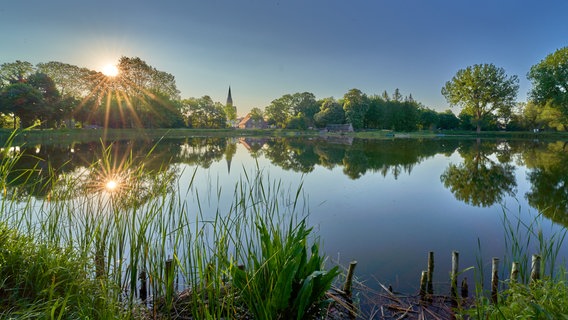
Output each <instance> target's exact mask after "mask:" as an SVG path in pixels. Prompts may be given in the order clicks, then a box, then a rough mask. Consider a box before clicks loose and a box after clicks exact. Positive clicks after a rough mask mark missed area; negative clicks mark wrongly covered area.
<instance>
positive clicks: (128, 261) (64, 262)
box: [0, 135, 338, 319]
mask: <svg viewBox="0 0 568 320" xmlns="http://www.w3.org/2000/svg"><path fill="white" fill-rule="evenodd" d="M14 139H15V136H14V135H11V136H10V137H9V138H8V141H7V143H6V146H5V148H4V149H3V154H2V157H1V166H0V174H1V176H0V181H1V182H2V186H3V188H4V190H5V192H4V195H3V197H2V198H1V200H0V206H1V207H0V237H2V241H1V242H0V269H1V273H0V284H1V287H0V296H1V297H2V302H0V304H1V306H2V308H1V309H2V310H3V311H2V313H1V314H0V315H1V316H2V317H3V318H26V317H27V318H34V319H35V318H39V319H75V318H90V319H113V318H116V319H139V318H155V317H166V318H175V317H186V318H188V317H189V318H195V319H219V318H233V319H240V318H243V319H244V318H251V317H252V318H255V319H288V318H296V319H304V318H306V317H307V316H311V317H314V318H315V317H317V316H321V314H322V312H325V303H326V300H325V297H324V294H325V292H326V291H327V290H328V289H329V287H330V286H331V284H332V282H333V280H334V279H335V277H336V275H337V273H338V271H337V268H332V269H331V270H325V269H324V262H325V257H324V256H322V255H320V250H319V242H318V240H317V238H315V237H314V235H313V234H312V229H311V228H309V227H308V222H307V217H306V213H305V212H304V211H303V210H305V205H304V203H303V202H304V199H303V192H302V188H301V184H300V186H299V187H298V188H297V190H295V191H291V190H293V189H289V188H286V187H285V186H282V184H281V183H280V182H278V181H271V180H270V177H269V176H268V175H266V174H263V173H262V172H261V170H260V169H258V172H255V173H254V174H250V173H247V174H245V175H244V176H243V177H242V178H241V180H240V181H239V182H238V183H237V184H236V185H235V188H234V190H232V191H230V195H231V197H232V199H233V201H232V203H231V204H230V205H229V206H228V207H223V206H222V205H220V204H219V203H222V201H220V199H221V198H222V197H224V196H225V193H224V190H221V188H220V187H217V189H216V190H214V189H215V187H213V188H211V187H210V188H209V189H213V192H211V190H206V191H205V192H202V190H198V189H197V188H196V187H194V186H193V178H195V176H196V175H197V170H198V169H195V171H194V172H192V173H190V175H191V176H192V177H193V178H192V181H191V182H190V183H189V185H188V186H187V187H186V188H184V189H181V187H180V184H178V183H177V182H178V179H179V177H180V176H181V175H182V174H183V172H180V171H179V168H177V167H169V168H167V167H166V166H164V167H160V168H157V169H154V170H150V169H148V168H147V167H145V166H144V163H145V161H146V160H147V159H146V158H142V159H135V158H134V156H133V155H132V154H130V155H129V156H126V157H124V158H121V159H115V158H113V157H114V153H113V152H112V150H111V148H110V147H104V148H103V150H104V151H103V152H102V154H101V155H100V160H99V161H97V162H95V163H92V164H91V165H90V166H89V167H87V168H82V169H81V170H79V171H76V172H70V173H65V174H60V175H56V174H55V173H53V175H52V178H51V179H50V180H49V181H41V182H38V185H37V186H36V187H37V188H43V187H45V184H48V185H49V187H50V193H49V195H48V196H47V197H46V198H45V200H37V199H35V198H33V197H32V196H31V195H27V196H22V195H18V189H17V187H13V182H14V179H13V178H11V177H13V176H14V173H13V172H12V170H11V169H12V168H14V164H15V163H16V162H17V161H19V160H20V159H19V157H21V155H20V154H19V153H18V152H15V151H14V149H13V148H11V146H12V143H13V141H14ZM10 150H12V151H10ZM149 156H150V155H146V157H147V158H148V157H149ZM34 170H39V169H36V168H31V169H30V170H25V171H22V172H21V173H19V174H18V177H19V179H21V178H22V177H25V179H32V178H33V176H34ZM53 171H55V170H53ZM111 179H112V180H113V181H114V182H115V187H114V188H113V189H112V190H110V189H107V188H106V187H105V186H106V185H107V183H108V181H109V180H111ZM9 186H10V187H9ZM209 203H218V205H217V208H215V209H214V210H213V212H211V211H209V209H206V208H205V207H207V206H205V205H204V204H209ZM21 266H24V268H25V270H24V271H18V270H20V268H21ZM259 302H262V303H260V305H261V306H260V307H259ZM265 303H266V304H265Z"/></svg>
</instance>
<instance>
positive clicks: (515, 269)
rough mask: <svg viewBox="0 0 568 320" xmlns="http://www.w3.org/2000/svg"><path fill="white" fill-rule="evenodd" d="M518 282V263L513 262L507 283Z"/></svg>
mask: <svg viewBox="0 0 568 320" xmlns="http://www.w3.org/2000/svg"><path fill="white" fill-rule="evenodd" d="M518 280H519V263H518V262H513V265H512V266H511V276H510V277H509V281H510V282H511V283H514V282H517V281H518Z"/></svg>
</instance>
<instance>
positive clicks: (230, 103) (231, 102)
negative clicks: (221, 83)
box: [227, 86, 233, 106]
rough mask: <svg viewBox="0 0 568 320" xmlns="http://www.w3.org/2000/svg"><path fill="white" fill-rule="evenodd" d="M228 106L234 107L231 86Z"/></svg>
mask: <svg viewBox="0 0 568 320" xmlns="http://www.w3.org/2000/svg"><path fill="white" fill-rule="evenodd" d="M227 106H233V97H231V86H229V95H228V96H227Z"/></svg>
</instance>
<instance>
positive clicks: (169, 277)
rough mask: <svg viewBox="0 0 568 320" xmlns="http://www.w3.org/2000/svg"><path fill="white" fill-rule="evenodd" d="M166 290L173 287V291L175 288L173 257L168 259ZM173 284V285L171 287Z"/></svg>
mask: <svg viewBox="0 0 568 320" xmlns="http://www.w3.org/2000/svg"><path fill="white" fill-rule="evenodd" d="M165 272H166V292H169V291H168V290H169V289H171V290H172V291H171V292H173V290H174V280H173V278H172V277H173V276H174V264H173V260H172V259H168V260H166V269H165ZM170 286H171V287H170Z"/></svg>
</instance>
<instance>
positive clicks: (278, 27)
mask: <svg viewBox="0 0 568 320" xmlns="http://www.w3.org/2000/svg"><path fill="white" fill-rule="evenodd" d="M567 15H568V1H564V0H558V1H547V0H539V1H536V0H535V1H528V0H475V1H470V0H446V1H442V0H428V1H426V0H279V1H276V0H202V1H192V0H161V1H158V0H155V1H149V0H139V1H134V0H131V1H125V0H97V1H81V0H50V1H45V0H42V1H39V0H20V1H4V2H3V3H2V6H0V30H2V31H1V33H2V37H1V38H2V39H1V40H0V48H1V49H0V52H1V55H0V63H4V62H13V61H15V60H24V61H29V62H31V63H33V64H36V63H38V62H49V61H60V62H65V63H69V64H73V65H77V66H80V67H87V68H90V69H95V70H101V69H102V68H103V66H104V65H106V64H109V63H116V62H117V61H118V59H119V58H120V57H121V56H128V57H140V58H141V59H143V60H145V61H146V62H147V63H148V64H150V65H151V66H153V67H155V68H157V69H159V70H161V71H165V72H168V73H171V74H173V75H174V76H175V77H176V82H177V85H178V88H179V90H180V91H181V93H182V98H188V97H201V96H203V95H210V96H211V97H212V98H213V99H214V100H215V101H220V102H224V101H225V99H226V96H227V89H228V86H229V85H230V86H231V87H232V93H233V101H234V103H235V104H236V105H237V107H238V111H239V114H240V115H243V114H245V113H246V112H247V111H248V110H249V109H250V108H252V107H260V108H264V107H265V106H266V105H268V104H269V103H270V101H272V100H273V99H276V98H279V97H280V96H282V95H284V94H286V93H295V92H303V91H308V92H312V93H314V94H315V95H316V97H317V98H325V97H330V96H333V97H336V98H340V97H342V96H343V94H344V93H346V92H347V91H348V90H349V89H351V88H358V89H360V90H362V91H363V92H365V93H367V94H380V93H382V92H383V91H384V90H387V91H388V92H389V93H392V92H393V91H394V89H395V88H399V89H400V91H401V93H402V94H403V95H408V94H412V95H413V97H414V98H415V99H416V100H418V101H420V102H422V103H423V104H424V105H426V106H427V107H430V108H433V109H436V110H439V111H442V110H445V109H447V108H448V107H449V105H448V103H447V102H446V101H445V99H444V98H443V96H442V95H441V94H440V90H441V87H442V86H443V85H444V83H445V82H446V81H448V80H450V79H451V77H452V76H453V75H454V74H455V73H456V71H458V70H459V69H461V68H465V67H467V66H469V65H473V64H477V63H493V64H495V65H496V66H498V67H502V68H504V69H505V71H506V72H507V74H508V75H517V76H518V77H519V79H520V85H521V86H520V90H519V97H518V100H519V101H525V100H526V95H527V92H528V91H529V90H530V82H529V81H528V80H527V79H526V74H527V72H528V71H529V69H530V67H531V66H532V65H534V64H536V63H538V62H539V61H540V60H542V59H543V58H544V57H545V56H546V55H547V54H549V53H552V52H554V51H555V50H556V49H559V48H562V47H565V46H568V19H567V18H566V16H567ZM453 111H454V112H456V113H457V112H459V110H457V109H453Z"/></svg>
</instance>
